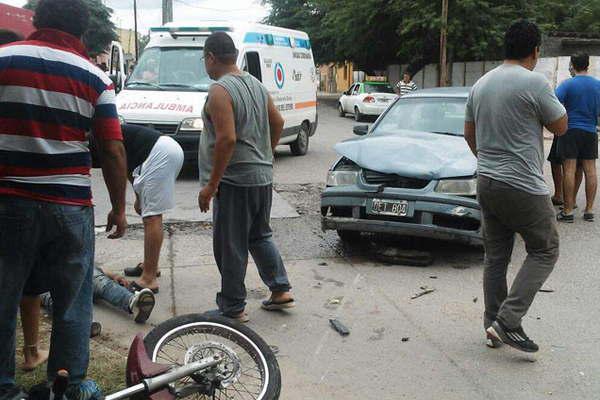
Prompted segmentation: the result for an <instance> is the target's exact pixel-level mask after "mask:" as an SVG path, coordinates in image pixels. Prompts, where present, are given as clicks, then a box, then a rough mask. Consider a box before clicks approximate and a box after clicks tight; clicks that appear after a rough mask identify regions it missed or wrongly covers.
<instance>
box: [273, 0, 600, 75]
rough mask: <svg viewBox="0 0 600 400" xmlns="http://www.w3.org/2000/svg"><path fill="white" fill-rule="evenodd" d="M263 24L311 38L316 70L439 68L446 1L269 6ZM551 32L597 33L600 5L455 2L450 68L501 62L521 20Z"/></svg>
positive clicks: (352, 0) (297, 1)
mask: <svg viewBox="0 0 600 400" xmlns="http://www.w3.org/2000/svg"><path fill="white" fill-rule="evenodd" d="M266 2H267V3H269V4H270V5H271V14H270V16H269V17H268V18H267V19H266V21H265V22H267V23H269V24H272V25H278V26H283V27H288V28H293V29H300V30H304V31H306V32H307V33H308V34H309V35H310V36H311V40H312V42H313V51H314V53H315V58H316V60H317V61H318V62H329V61H344V60H351V61H354V62H355V63H357V64H358V66H359V67H361V68H362V69H365V70H367V71H369V70H372V69H376V68H380V67H382V66H385V65H387V64H391V63H398V64H411V69H413V70H418V69H420V68H421V66H422V65H424V64H427V63H431V62H437V60H438V53H439V40H440V29H441V23H442V22H441V0H410V1H409V0H312V1H303V0H267V1H266ZM520 18H528V19H530V20H533V21H535V22H537V23H538V24H539V25H540V27H541V28H542V29H543V30H544V31H546V32H549V31H555V30H561V31H577V32H590V33H598V32H600V1H599V0H450V3H449V18H448V59H449V61H453V60H461V61H473V60H483V59H501V58H502V56H503V48H502V47H503V39H504V32H505V31H506V29H507V28H508V26H509V25H510V24H511V23H512V22H514V21H516V20H518V19H520Z"/></svg>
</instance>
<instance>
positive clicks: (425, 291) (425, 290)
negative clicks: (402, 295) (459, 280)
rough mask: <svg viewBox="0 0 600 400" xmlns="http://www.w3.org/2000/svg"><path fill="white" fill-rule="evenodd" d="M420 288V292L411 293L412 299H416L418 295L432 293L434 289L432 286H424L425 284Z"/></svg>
mask: <svg viewBox="0 0 600 400" xmlns="http://www.w3.org/2000/svg"><path fill="white" fill-rule="evenodd" d="M421 289H422V291H421V292H419V293H415V294H413V295H412V297H411V299H412V300H414V299H418V298H419V297H421V296H425V295H426V294H429V293H433V292H435V289H433V288H428V287H426V286H423V287H421Z"/></svg>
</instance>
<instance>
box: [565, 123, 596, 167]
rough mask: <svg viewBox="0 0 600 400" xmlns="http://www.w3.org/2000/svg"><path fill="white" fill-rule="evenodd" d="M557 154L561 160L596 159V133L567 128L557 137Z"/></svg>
mask: <svg viewBox="0 0 600 400" xmlns="http://www.w3.org/2000/svg"><path fill="white" fill-rule="evenodd" d="M557 147H558V150H557V153H558V156H559V157H560V158H562V159H563V160H596V159H597V158H598V134H597V133H596V132H587V131H584V130H581V129H569V130H568V131H567V133H565V134H564V135H563V136H560V137H559V138H558V144H557Z"/></svg>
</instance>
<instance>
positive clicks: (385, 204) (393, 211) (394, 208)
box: [370, 199, 408, 217]
mask: <svg viewBox="0 0 600 400" xmlns="http://www.w3.org/2000/svg"><path fill="white" fill-rule="evenodd" d="M370 214H374V215H391V216H394V217H406V216H407V215H408V201H406V200H382V199H373V203H372V205H371V210H370Z"/></svg>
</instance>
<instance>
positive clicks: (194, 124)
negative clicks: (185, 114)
mask: <svg viewBox="0 0 600 400" xmlns="http://www.w3.org/2000/svg"><path fill="white" fill-rule="evenodd" d="M202 129H204V121H202V118H186V119H184V120H183V121H181V125H180V126H179V131H180V132H189V131H198V132H201V131H202Z"/></svg>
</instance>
